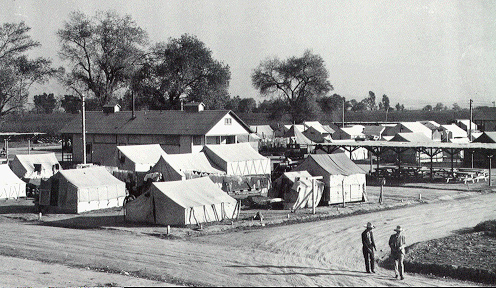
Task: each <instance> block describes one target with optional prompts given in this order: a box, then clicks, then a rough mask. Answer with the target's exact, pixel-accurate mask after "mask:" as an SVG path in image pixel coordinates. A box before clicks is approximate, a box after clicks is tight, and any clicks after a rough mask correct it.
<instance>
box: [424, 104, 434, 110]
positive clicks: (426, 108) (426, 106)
mask: <svg viewBox="0 0 496 288" xmlns="http://www.w3.org/2000/svg"><path fill="white" fill-rule="evenodd" d="M422 110H423V111H432V105H425V106H424V108H422Z"/></svg>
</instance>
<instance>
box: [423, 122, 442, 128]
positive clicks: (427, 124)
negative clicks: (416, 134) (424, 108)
mask: <svg viewBox="0 0 496 288" xmlns="http://www.w3.org/2000/svg"><path fill="white" fill-rule="evenodd" d="M418 122H420V123H422V125H424V126H425V127H427V128H429V129H431V130H437V129H439V127H440V126H441V125H439V123H437V122H436V121H418Z"/></svg>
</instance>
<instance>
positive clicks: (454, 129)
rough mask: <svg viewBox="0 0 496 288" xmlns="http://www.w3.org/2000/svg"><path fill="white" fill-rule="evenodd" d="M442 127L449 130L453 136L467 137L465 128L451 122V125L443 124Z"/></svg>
mask: <svg viewBox="0 0 496 288" xmlns="http://www.w3.org/2000/svg"><path fill="white" fill-rule="evenodd" d="M441 128H442V129H443V130H446V131H449V132H451V134H452V137H453V138H464V137H465V138H467V137H468V136H467V131H465V130H463V129H462V128H460V127H458V126H457V125H455V124H450V125H441Z"/></svg>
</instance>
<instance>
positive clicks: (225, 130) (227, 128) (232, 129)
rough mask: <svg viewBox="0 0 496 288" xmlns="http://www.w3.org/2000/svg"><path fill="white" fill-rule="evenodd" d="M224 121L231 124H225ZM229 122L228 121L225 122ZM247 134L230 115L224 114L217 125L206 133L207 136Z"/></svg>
mask: <svg viewBox="0 0 496 288" xmlns="http://www.w3.org/2000/svg"><path fill="white" fill-rule="evenodd" d="M226 119H231V120H230V123H231V124H226ZM227 121H229V120H227ZM240 134H249V133H248V131H247V130H246V129H245V128H244V127H243V126H241V124H240V123H239V122H238V121H237V120H236V119H235V118H234V117H232V116H231V115H230V114H226V115H225V116H224V117H223V118H222V119H221V120H220V121H219V122H218V123H217V124H215V125H214V127H212V129H210V131H208V132H207V134H205V135H207V136H214V135H216V136H219V135H240Z"/></svg>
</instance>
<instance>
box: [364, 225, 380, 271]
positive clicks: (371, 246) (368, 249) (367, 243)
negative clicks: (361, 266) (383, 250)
mask: <svg viewBox="0 0 496 288" xmlns="http://www.w3.org/2000/svg"><path fill="white" fill-rule="evenodd" d="M365 227H367V228H366V229H365V231H363V232H362V244H363V247H362V250H363V257H364V258H365V269H366V270H367V273H371V272H372V273H375V270H374V259H375V258H374V250H377V248H375V242H374V234H372V229H374V228H375V227H374V225H372V223H370V222H368V223H367V226H365Z"/></svg>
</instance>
